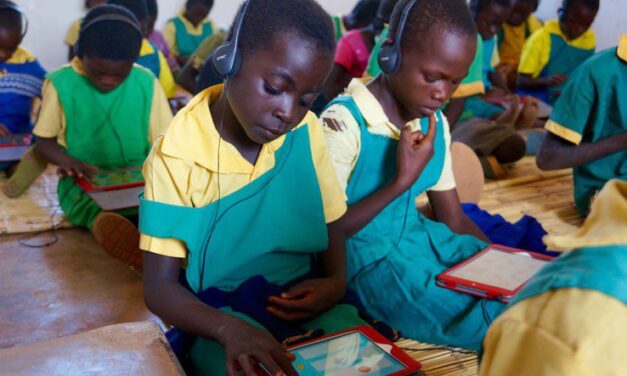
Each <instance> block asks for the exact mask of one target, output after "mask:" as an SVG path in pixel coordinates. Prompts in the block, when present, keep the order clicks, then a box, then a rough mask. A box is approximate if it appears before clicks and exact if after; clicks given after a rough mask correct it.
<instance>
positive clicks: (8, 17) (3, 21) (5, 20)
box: [0, 0, 24, 33]
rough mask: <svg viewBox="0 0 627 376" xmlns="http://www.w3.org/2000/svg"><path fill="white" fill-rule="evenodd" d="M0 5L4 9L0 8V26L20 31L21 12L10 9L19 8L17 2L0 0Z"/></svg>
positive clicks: (21, 23)
mask: <svg viewBox="0 0 627 376" xmlns="http://www.w3.org/2000/svg"><path fill="white" fill-rule="evenodd" d="M0 7H4V9H0V28H1V29H3V30H11V31H15V32H17V33H22V30H23V28H24V24H23V22H22V19H23V16H22V13H20V12H19V11H17V10H15V9H12V7H16V8H18V9H19V7H18V6H17V4H15V3H14V2H12V1H9V0H0Z"/></svg>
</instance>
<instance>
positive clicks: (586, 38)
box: [518, 20, 596, 78]
mask: <svg viewBox="0 0 627 376" xmlns="http://www.w3.org/2000/svg"><path fill="white" fill-rule="evenodd" d="M551 34H553V35H557V36H559V37H561V38H562V39H563V40H564V41H565V42H566V43H567V44H568V45H570V46H572V47H575V48H580V49H583V50H591V49H594V47H595V46H596V35H595V34H594V32H593V31H592V30H587V31H586V32H585V33H583V35H581V36H580V37H579V38H577V39H573V40H569V39H568V37H566V35H564V33H563V32H562V29H561V28H560V24H559V21H557V20H552V21H548V22H547V23H546V24H545V25H544V27H542V28H541V29H540V30H538V31H536V32H535V33H533V34H532V35H531V36H530V37H529V39H527V41H526V42H525V44H524V46H523V50H522V54H521V56H520V65H519V66H518V73H521V74H530V75H531V76H532V77H533V78H538V76H540V74H541V73H542V71H543V70H544V67H545V66H546V65H547V63H548V62H549V58H550V56H551Z"/></svg>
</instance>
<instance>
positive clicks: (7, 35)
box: [0, 28, 22, 63]
mask: <svg viewBox="0 0 627 376" xmlns="http://www.w3.org/2000/svg"><path fill="white" fill-rule="evenodd" d="M21 42H22V33H21V32H20V31H19V30H11V29H6V28H0V63H6V62H7V61H8V60H9V59H10V58H11V56H13V54H14V53H15V51H16V50H17V48H18V47H19V45H20V43H21Z"/></svg>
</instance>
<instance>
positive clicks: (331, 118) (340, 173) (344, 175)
mask: <svg viewBox="0 0 627 376" xmlns="http://www.w3.org/2000/svg"><path fill="white" fill-rule="evenodd" d="M320 119H321V121H322V125H323V128H324V135H325V138H326V142H327V146H328V148H329V155H330V158H331V161H332V163H333V166H334V168H335V174H336V176H337V179H338V182H339V184H340V187H341V188H342V189H343V190H344V191H346V188H347V186H348V181H349V180H350V178H351V176H352V174H353V170H354V169H355V166H356V164H357V159H358V157H359V153H360V150H361V130H360V129H359V124H358V123H357V121H356V120H355V118H353V115H352V114H351V113H350V111H349V110H348V109H347V108H346V107H344V106H342V105H337V104H336V105H331V106H330V107H329V108H327V109H326V110H325V111H324V112H323V113H322V115H321V117H320ZM336 126H337V127H339V129H334V128H335V127H336Z"/></svg>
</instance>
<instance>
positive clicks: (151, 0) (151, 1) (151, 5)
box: [146, 0, 159, 17]
mask: <svg viewBox="0 0 627 376" xmlns="http://www.w3.org/2000/svg"><path fill="white" fill-rule="evenodd" d="M146 9H148V16H149V17H157V15H159V5H158V4H157V0H146Z"/></svg>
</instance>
